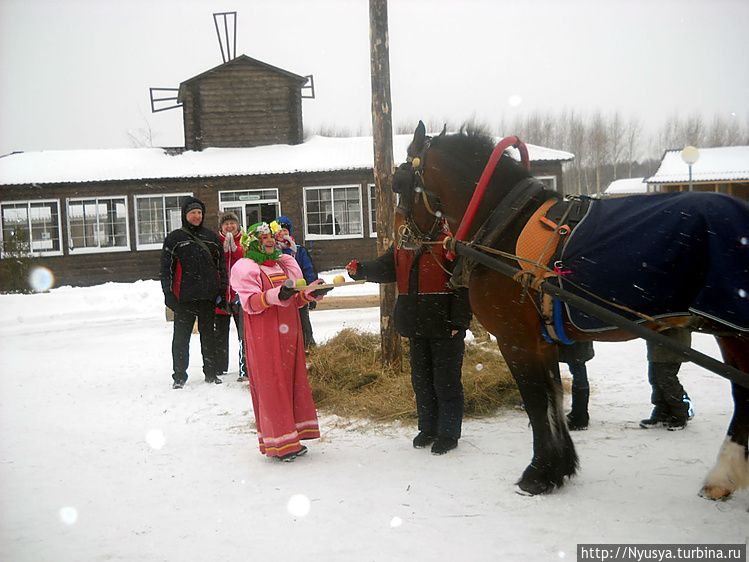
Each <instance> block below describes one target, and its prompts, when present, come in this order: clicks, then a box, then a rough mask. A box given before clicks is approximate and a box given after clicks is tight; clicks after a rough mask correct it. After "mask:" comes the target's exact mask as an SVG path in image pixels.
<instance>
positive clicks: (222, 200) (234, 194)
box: [218, 189, 281, 229]
mask: <svg viewBox="0 0 749 562" xmlns="http://www.w3.org/2000/svg"><path fill="white" fill-rule="evenodd" d="M218 208H219V210H220V211H221V212H222V213H226V212H228V211H231V212H232V213H234V214H235V215H237V218H238V219H239V227H240V228H243V229H246V228H248V227H250V226H252V225H253V224H256V223H259V222H267V223H268V224H270V223H272V222H273V221H274V220H276V217H278V216H279V215H280V214H281V204H280V203H279V201H278V190H277V189H249V190H245V191H220V192H219V194H218Z"/></svg>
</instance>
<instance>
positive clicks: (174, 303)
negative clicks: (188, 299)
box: [164, 291, 179, 310]
mask: <svg viewBox="0 0 749 562" xmlns="http://www.w3.org/2000/svg"><path fill="white" fill-rule="evenodd" d="M164 304H165V305H166V306H167V307H169V308H171V309H172V310H177V307H178V306H179V301H178V300H177V295H175V294H174V293H172V292H171V291H170V292H168V293H164Z"/></svg>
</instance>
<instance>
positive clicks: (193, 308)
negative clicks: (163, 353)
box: [172, 301, 220, 382]
mask: <svg viewBox="0 0 749 562" xmlns="http://www.w3.org/2000/svg"><path fill="white" fill-rule="evenodd" d="M196 318H197V319H198V331H199V332H200V351H201V353H202V355H203V374H204V375H205V376H207V377H213V376H217V375H218V374H219V373H220V371H219V370H218V369H217V367H216V335H215V321H216V304H215V303H213V302H211V301H194V302H187V303H180V304H179V305H178V306H177V310H175V311H174V336H173V337H172V368H173V369H174V374H173V375H172V378H173V379H174V380H175V381H182V382H184V381H186V380H187V366H188V365H189V363H190V336H191V335H192V327H193V326H194V325H195V319H196Z"/></svg>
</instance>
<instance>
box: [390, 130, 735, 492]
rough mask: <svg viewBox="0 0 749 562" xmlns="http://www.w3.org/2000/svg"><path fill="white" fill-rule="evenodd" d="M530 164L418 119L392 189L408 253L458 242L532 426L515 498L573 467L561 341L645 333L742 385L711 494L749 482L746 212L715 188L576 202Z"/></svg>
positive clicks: (479, 308)
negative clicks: (683, 334)
mask: <svg viewBox="0 0 749 562" xmlns="http://www.w3.org/2000/svg"><path fill="white" fill-rule="evenodd" d="M510 145H511V146H514V147H515V148H517V149H518V150H519V152H520V154H521V155H522V160H523V162H518V161H517V160H515V159H514V158H512V157H511V156H510V155H509V154H508V153H507V152H505V150H504V148H505V147H509V146H510ZM527 155H528V153H527V151H526V150H525V145H524V144H523V143H522V141H520V140H519V139H517V138H515V137H512V138H510V142H509V144H508V143H507V142H505V143H504V144H500V145H499V148H497V145H495V142H494V139H492V138H490V137H487V136H484V135H481V134H472V133H465V132H461V133H459V134H445V132H444V131H443V133H442V134H440V135H439V136H435V137H429V136H427V135H426V133H425V129H424V125H423V124H422V123H421V122H420V123H419V126H418V127H417V129H416V131H415V133H414V138H413V141H412V142H411V145H410V146H409V148H408V160H407V162H405V163H403V164H401V165H400V166H399V167H398V169H397V170H396V171H395V174H394V176H393V184H392V185H393V191H394V192H395V193H396V194H397V195H398V196H399V203H398V214H397V215H396V223H397V234H398V243H401V244H427V245H428V244H432V243H436V242H435V240H436V238H437V236H438V235H440V234H442V233H447V234H448V236H450V238H448V240H447V241H446V242H445V246H446V247H447V248H448V249H449V250H450V251H451V252H452V253H453V254H454V256H455V259H456V260H457V263H456V266H455V269H454V271H455V273H454V275H453V279H452V283H453V284H454V285H456V286H460V285H463V286H467V287H468V288H469V293H470V302H471V307H472V308H473V312H474V314H475V316H476V318H477V319H478V320H479V322H481V324H482V325H483V326H484V328H486V330H487V331H488V332H490V333H491V334H493V335H494V336H495V337H496V338H497V343H498V345H499V350H500V352H501V353H502V355H503V357H504V359H505V361H506V362H507V365H508V366H509V368H510V370H511V371H512V374H513V376H514V377H515V380H516V382H517V385H518V387H519V389H520V393H521V395H522V398H523V403H524V406H525V410H526V412H527V413H528V417H529V419H530V423H531V426H532V429H533V459H532V460H531V463H530V464H529V465H528V467H527V468H526V469H525V471H524V472H523V475H522V477H521V478H520V480H519V481H518V486H519V487H520V489H521V490H522V491H523V492H525V493H528V494H540V493H547V492H550V491H552V490H554V489H555V488H556V487H559V486H562V485H563V483H564V481H565V477H569V476H572V475H574V474H575V472H576V470H577V468H578V458H577V453H576V452H575V447H574V445H573V442H572V439H571V438H570V433H569V430H568V427H567V423H566V420H565V415H564V413H563V410H562V404H563V400H562V398H563V396H562V385H561V378H560V375H559V363H558V351H557V349H558V345H557V344H558V343H559V342H562V343H567V342H573V341H607V342H616V341H626V340H631V339H634V338H636V337H642V338H645V339H647V340H648V341H651V342H654V343H657V344H659V345H661V346H663V347H666V348H671V349H672V350H673V351H677V352H679V353H681V354H682V355H683V356H684V357H685V360H689V361H692V362H694V363H696V364H698V365H700V366H703V367H705V368H707V369H709V370H711V371H713V372H715V373H717V374H719V375H721V376H724V377H727V378H728V379H730V380H731V382H732V385H733V398H734V415H733V418H732V420H731V423H730V426H729V428H728V435H727V437H726V439H725V441H724V443H723V445H722V447H721V449H720V452H719V454H718V459H717V463H716V465H715V467H714V468H713V469H712V470H710V472H709V473H708V475H707V476H706V478H705V481H704V483H703V486H702V490H701V494H702V495H703V496H705V497H708V498H713V499H720V498H724V497H727V496H728V495H730V494H731V493H732V492H734V491H736V490H739V489H742V488H746V487H749V463H748V461H747V456H748V450H749V449H748V448H747V444H748V440H749V295H748V294H747V293H748V292H749V286H747V280H748V279H749V244H748V242H747V233H748V232H749V204H747V203H746V202H744V201H741V200H739V199H738V198H735V197H731V196H728V195H722V194H718V193H704V192H683V193H674V194H667V193H662V194H652V195H635V196H631V197H621V198H616V199H592V198H585V197H568V198H565V197H564V196H563V195H562V194H561V193H559V192H557V191H555V190H553V189H550V188H548V187H547V186H545V185H544V184H542V183H541V182H540V181H538V180H536V179H535V178H534V177H533V175H532V173H531V171H529V169H528V168H529V166H528V156H527ZM474 194H476V198H474ZM453 233H455V236H453ZM674 326H678V327H683V328H688V329H690V330H692V331H700V332H702V333H709V334H713V335H714V336H715V337H716V339H717V341H718V344H719V346H720V349H721V351H722V355H723V359H724V360H723V362H720V361H717V360H715V359H713V358H710V357H707V356H705V355H702V354H701V353H699V352H697V351H695V350H693V349H691V348H689V347H683V346H681V347H680V344H678V343H674V342H673V341H670V340H669V338H667V337H666V336H663V335H662V334H660V333H659V332H660V331H663V330H665V329H668V328H671V327H674Z"/></svg>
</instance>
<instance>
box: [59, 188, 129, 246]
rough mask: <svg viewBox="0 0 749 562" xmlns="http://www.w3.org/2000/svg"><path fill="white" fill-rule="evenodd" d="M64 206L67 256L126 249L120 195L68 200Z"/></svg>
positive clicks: (124, 203)
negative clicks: (65, 206) (68, 253)
mask: <svg viewBox="0 0 749 562" xmlns="http://www.w3.org/2000/svg"><path fill="white" fill-rule="evenodd" d="M67 204H68V247H69V248H70V253H71V254H83V253H89V252H98V251H106V252H112V251H123V250H129V249H130V236H129V233H128V220H127V201H126V199H125V197H124V196H122V197H92V198H90V199H68V201H67Z"/></svg>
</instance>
